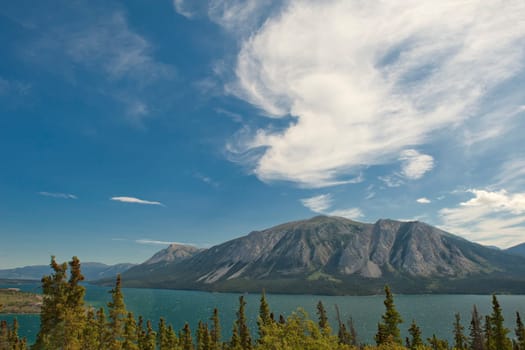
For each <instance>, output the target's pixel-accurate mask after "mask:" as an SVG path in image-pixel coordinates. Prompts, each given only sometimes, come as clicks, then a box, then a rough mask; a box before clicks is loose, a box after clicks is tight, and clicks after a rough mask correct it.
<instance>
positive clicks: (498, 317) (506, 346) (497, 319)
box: [489, 294, 512, 350]
mask: <svg viewBox="0 0 525 350" xmlns="http://www.w3.org/2000/svg"><path fill="white" fill-rule="evenodd" d="M490 321H491V324H492V337H493V339H494V341H493V345H492V348H489V350H512V342H511V341H510V339H509V338H508V337H507V334H508V333H509V332H510V331H509V330H508V329H507V328H505V326H504V324H503V321H504V319H503V313H502V311H501V307H500V305H499V302H498V299H497V298H496V295H495V294H493V295H492V314H491V316H490Z"/></svg>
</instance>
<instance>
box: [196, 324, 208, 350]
mask: <svg viewBox="0 0 525 350" xmlns="http://www.w3.org/2000/svg"><path fill="white" fill-rule="evenodd" d="M197 350H210V332H209V330H208V324H207V323H204V322H202V321H199V323H198V325H197Z"/></svg>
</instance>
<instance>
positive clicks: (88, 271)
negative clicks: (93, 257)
mask: <svg viewBox="0 0 525 350" xmlns="http://www.w3.org/2000/svg"><path fill="white" fill-rule="evenodd" d="M133 266H135V264H117V265H106V264H102V263H97V262H85V263H84V262H83V263H82V274H83V275H84V277H85V279H86V281H94V280H99V279H106V278H111V279H114V278H115V276H117V274H119V273H123V272H124V271H127V270H128V269H130V268H131V267H133ZM51 272H52V271H51V267H49V265H33V266H25V267H17V268H14V269H5V270H0V279H16V280H37V281H40V279H41V278H42V277H43V276H44V275H49V274H51Z"/></svg>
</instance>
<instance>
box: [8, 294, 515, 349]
mask: <svg viewBox="0 0 525 350" xmlns="http://www.w3.org/2000/svg"><path fill="white" fill-rule="evenodd" d="M0 287H2V286H0ZM19 287H21V289H23V290H29V291H34V290H37V288H38V286H36V285H24V286H19ZM108 291H109V288H105V287H99V286H87V292H86V301H87V303H88V304H90V305H93V306H95V307H99V306H103V305H105V303H107V302H108V301H109V294H108ZM124 296H125V298H126V299H125V301H126V305H127V308H128V309H129V310H130V311H132V312H133V313H134V314H135V315H136V316H137V315H142V316H143V317H144V318H145V319H151V320H152V321H154V323H156V322H157V321H158V319H159V318H160V317H164V318H165V319H166V320H167V321H168V322H169V323H171V324H173V326H174V327H175V328H176V329H179V328H182V327H183V326H184V322H185V321H187V322H188V323H189V324H190V327H191V329H196V325H197V322H198V320H203V321H205V320H207V319H209V317H210V316H211V314H212V311H213V308H214V307H218V308H219V312H220V317H221V325H222V328H223V336H224V337H228V336H229V335H230V330H231V327H232V324H233V321H234V318H235V312H236V310H237V308H238V301H239V296H240V294H235V293H208V292H196V291H180V290H160V289H132V288H126V289H124ZM245 298H246V301H247V309H246V314H247V316H248V319H249V322H250V325H251V327H252V330H253V331H254V332H255V331H256V318H257V313H258V308H259V298H260V295H259V294H245ZM267 299H268V302H269V304H270V307H271V309H272V311H273V312H274V313H275V315H276V316H278V315H279V314H283V315H284V316H287V315H289V314H290V313H291V312H293V311H294V310H296V309H297V308H298V307H302V308H304V309H305V310H306V311H307V312H308V314H309V315H310V316H311V317H312V318H315V317H316V315H315V310H316V309H315V307H316V305H317V302H318V301H319V300H322V302H323V304H324V305H325V308H326V309H327V310H328V312H329V316H330V321H331V324H332V328H334V329H335V325H336V321H335V311H334V305H336V304H337V305H338V306H339V309H340V311H341V316H342V318H343V319H344V320H346V319H348V318H349V317H350V316H351V317H353V319H354V324H355V328H356V330H357V333H358V337H359V341H361V342H367V343H372V342H373V336H374V334H375V332H376V329H377V322H378V321H379V320H380V318H381V314H382V313H383V311H384V306H383V300H384V297H383V296H382V295H378V296H355V297H354V296H344V297H343V296H315V295H278V294H271V295H267ZM498 300H499V301H500V304H501V306H502V308H503V311H504V316H505V322H506V326H507V327H508V328H509V329H511V331H512V332H513V330H514V327H515V326H514V321H515V312H516V311H519V312H520V313H521V314H523V315H525V295H501V296H498ZM395 303H396V306H397V309H398V311H399V312H400V313H401V315H402V317H403V320H404V321H405V322H404V324H403V325H402V326H401V329H402V331H403V333H404V334H406V330H407V329H408V327H409V326H410V323H411V321H412V319H414V320H416V322H417V324H418V325H419V326H420V328H421V330H422V332H423V336H424V337H430V336H432V333H436V335H437V336H439V337H442V338H446V339H451V338H452V322H453V320H454V313H456V312H459V313H460V314H461V318H462V323H463V325H464V326H465V329H466V330H467V331H468V324H469V322H470V312H471V310H472V306H473V305H474V304H475V305H477V307H478V310H479V312H480V313H481V314H483V315H485V314H489V313H490V312H491V296H489V295H395ZM12 317H13V316H8V315H0V319H9V320H11V319H12ZM17 318H18V320H19V323H20V328H21V329H20V334H21V335H23V336H26V337H28V339H29V340H30V341H31V340H32V339H34V336H35V334H36V332H37V330H38V322H39V318H38V316H29V315H18V316H17Z"/></svg>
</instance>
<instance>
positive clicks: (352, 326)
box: [347, 317, 357, 346]
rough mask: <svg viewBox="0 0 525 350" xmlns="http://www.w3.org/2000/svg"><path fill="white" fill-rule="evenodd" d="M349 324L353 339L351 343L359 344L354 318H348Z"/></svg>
mask: <svg viewBox="0 0 525 350" xmlns="http://www.w3.org/2000/svg"><path fill="white" fill-rule="evenodd" d="M347 324H348V330H349V332H350V339H351V340H352V342H351V345H353V346H357V331H356V329H355V326H354V319H353V318H352V317H350V318H348V322H347Z"/></svg>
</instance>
